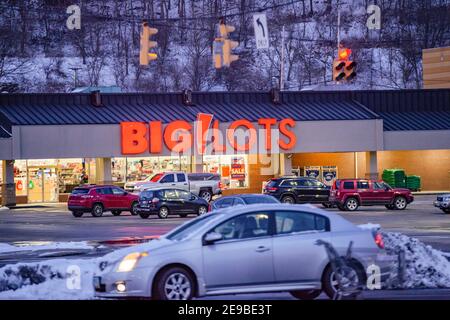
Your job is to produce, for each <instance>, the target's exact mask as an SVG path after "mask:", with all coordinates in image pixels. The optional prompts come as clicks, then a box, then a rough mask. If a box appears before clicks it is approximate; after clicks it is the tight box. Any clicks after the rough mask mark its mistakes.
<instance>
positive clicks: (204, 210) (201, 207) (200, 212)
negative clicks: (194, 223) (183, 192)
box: [198, 206, 208, 216]
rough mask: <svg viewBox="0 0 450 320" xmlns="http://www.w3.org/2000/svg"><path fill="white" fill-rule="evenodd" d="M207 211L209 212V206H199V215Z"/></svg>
mask: <svg viewBox="0 0 450 320" xmlns="http://www.w3.org/2000/svg"><path fill="white" fill-rule="evenodd" d="M207 212H208V208H207V207H205V206H200V207H199V208H198V215H199V216H201V215H204V214H205V213H207Z"/></svg>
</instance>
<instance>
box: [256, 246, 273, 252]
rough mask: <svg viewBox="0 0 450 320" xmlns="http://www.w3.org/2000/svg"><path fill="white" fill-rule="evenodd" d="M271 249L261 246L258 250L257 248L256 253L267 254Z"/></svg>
mask: <svg viewBox="0 0 450 320" xmlns="http://www.w3.org/2000/svg"><path fill="white" fill-rule="evenodd" d="M269 250H270V248H267V247H264V246H259V247H258V248H256V250H255V251H256V252H266V251H269Z"/></svg>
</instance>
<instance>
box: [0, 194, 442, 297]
mask: <svg viewBox="0 0 450 320" xmlns="http://www.w3.org/2000/svg"><path fill="white" fill-rule="evenodd" d="M434 199H435V196H429V195H423V196H416V201H415V202H414V203H413V204H411V205H410V206H409V207H408V208H407V210H405V211H389V210H386V209H385V208H384V207H362V208H360V209H359V210H358V211H357V212H354V213H350V212H341V211H339V210H337V209H326V210H327V211H331V212H336V213H337V214H340V215H342V216H344V217H346V218H347V219H348V220H350V221H352V222H353V223H356V224H363V223H369V222H370V223H377V224H380V225H381V226H382V228H383V229H385V230H388V231H394V232H402V233H405V234H407V235H411V236H415V237H417V238H419V239H420V240H422V241H423V242H425V243H427V244H430V245H432V246H433V247H435V248H438V249H441V250H443V251H446V252H450V215H445V214H444V213H442V212H441V211H440V210H438V209H436V208H434V207H433V206H432V201H433V200H434ZM190 218H192V217H188V218H179V217H177V216H173V217H170V218H168V219H166V220H161V219H158V218H157V217H151V218H149V219H146V220H144V219H141V218H140V217H139V216H137V217H135V216H131V215H130V214H129V213H123V215H121V216H119V217H114V216H113V215H112V214H110V213H105V215H104V216H103V217H101V218H93V217H92V216H91V215H90V214H85V215H84V216H83V217H82V218H74V217H73V216H72V215H71V214H70V212H69V211H67V209H66V208H65V206H64V205H61V204H52V205H50V204H48V205H39V206H34V207H30V206H22V207H20V208H17V209H13V210H0V243H1V242H6V243H10V244H39V243H41V242H47V241H96V242H98V241H100V242H101V241H110V240H123V239H129V238H134V237H136V238H141V237H149V236H154V235H161V234H164V233H166V232H167V231H169V230H171V229H172V228H174V227H175V226H177V225H179V224H181V223H183V222H185V221H187V220H188V219H190ZM120 245H129V244H123V243H121V242H118V243H114V242H113V244H112V245H110V244H108V245H107V246H106V248H103V249H100V250H97V251H95V252H83V251H80V252H78V253H77V252H71V250H68V252H66V253H67V257H68V258H69V257H70V258H80V257H82V256H83V257H86V258H89V257H92V256H98V255H103V254H105V253H106V252H108V251H110V250H113V249H114V248H115V247H117V246H120ZM42 254H43V253H42V252H40V253H39V255H42ZM46 254H48V255H46ZM52 254H54V252H52V251H50V252H48V253H44V257H45V259H51V258H52ZM57 254H58V253H57ZM63 254H64V252H63ZM55 257H56V256H55ZM42 258H43V257H42V256H40V257H39V258H37V257H36V256H35V254H32V253H30V254H28V253H21V254H11V256H10V257H8V255H2V259H1V261H0V265H4V264H9V263H15V262H18V261H22V262H25V261H35V260H41V259H42ZM326 298H327V297H326V296H325V295H324V294H322V295H321V296H320V297H319V299H326ZM204 299H207V300H216V299H221V300H292V299H294V298H293V297H292V296H291V295H290V294H289V293H262V294H241V295H226V296H214V297H208V298H204ZM360 299H364V300H372V299H376V300H378V299H385V300H386V299H387V300H396V299H399V300H402V299H407V300H449V299H450V289H426V290H389V291H386V290H383V291H380V290H376V291H364V292H363V294H362V295H361V297H360Z"/></svg>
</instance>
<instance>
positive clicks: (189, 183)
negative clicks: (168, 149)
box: [126, 172, 222, 202]
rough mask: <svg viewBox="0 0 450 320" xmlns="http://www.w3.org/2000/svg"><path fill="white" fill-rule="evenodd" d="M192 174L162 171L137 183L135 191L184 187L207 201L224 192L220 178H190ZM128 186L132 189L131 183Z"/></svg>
mask: <svg viewBox="0 0 450 320" xmlns="http://www.w3.org/2000/svg"><path fill="white" fill-rule="evenodd" d="M189 176H191V177H192V174H186V173H184V172H162V173H158V174H156V175H154V176H153V177H152V178H150V180H149V181H146V182H143V183H139V184H137V185H136V184H135V187H133V191H139V192H140V191H142V190H146V189H150V188H159V187H173V188H177V189H183V190H187V191H190V192H192V193H194V194H195V195H197V196H199V197H200V198H203V199H205V200H206V201H208V202H209V201H211V199H212V197H213V196H214V195H218V194H221V193H222V190H221V188H222V183H221V182H220V179H218V180H215V179H209V180H203V179H200V180H198V179H196V178H194V179H190V178H189ZM126 188H127V189H128V190H131V184H127V185H126Z"/></svg>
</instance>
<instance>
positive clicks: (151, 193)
mask: <svg viewBox="0 0 450 320" xmlns="http://www.w3.org/2000/svg"><path fill="white" fill-rule="evenodd" d="M137 212H138V214H139V216H140V217H141V218H143V219H147V218H148V217H149V216H150V215H151V214H156V215H158V217H159V218H161V219H165V218H167V217H168V216H169V214H178V215H179V216H180V217H186V216H187V215H188V214H196V215H202V214H205V213H207V212H208V202H207V201H206V200H205V199H202V198H199V197H198V196H196V195H195V194H193V193H191V192H189V191H186V190H181V189H172V188H161V189H149V190H144V191H142V192H141V193H140V196H139V206H138V208H137Z"/></svg>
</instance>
